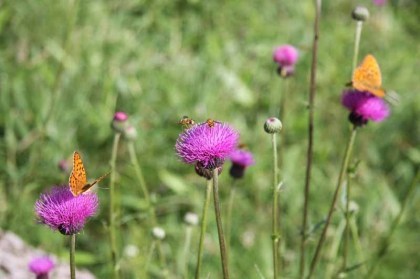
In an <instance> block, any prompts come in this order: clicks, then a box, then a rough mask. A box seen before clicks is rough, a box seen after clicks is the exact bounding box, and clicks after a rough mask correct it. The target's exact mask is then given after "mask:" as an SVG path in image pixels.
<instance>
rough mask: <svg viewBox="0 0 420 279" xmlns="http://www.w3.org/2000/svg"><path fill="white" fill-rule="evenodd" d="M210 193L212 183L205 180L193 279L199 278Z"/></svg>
mask: <svg viewBox="0 0 420 279" xmlns="http://www.w3.org/2000/svg"><path fill="white" fill-rule="evenodd" d="M211 191H212V181H211V180H207V188H206V199H205V200H204V205H203V213H202V216H201V230H200V242H199V244H198V256H197V265H196V269H195V279H199V278H200V269H201V258H202V256H203V245H204V237H205V234H206V227H207V211H208V209H209V205H210V199H211Z"/></svg>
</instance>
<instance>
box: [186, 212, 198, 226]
mask: <svg viewBox="0 0 420 279" xmlns="http://www.w3.org/2000/svg"><path fill="white" fill-rule="evenodd" d="M184 222H185V223H186V224H187V225H189V226H197V224H198V215H197V214H195V213H194V212H187V214H185V216H184Z"/></svg>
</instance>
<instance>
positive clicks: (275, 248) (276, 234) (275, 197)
mask: <svg viewBox="0 0 420 279" xmlns="http://www.w3.org/2000/svg"><path fill="white" fill-rule="evenodd" d="M271 142H272V147H273V209H272V215H273V220H272V229H273V233H272V235H271V239H272V246H273V277H274V279H276V278H278V274H279V260H278V258H279V251H278V250H279V249H278V248H279V240H280V235H279V231H278V223H277V220H278V190H277V187H278V184H279V174H278V172H279V167H278V161H277V139H276V134H272V138H271Z"/></svg>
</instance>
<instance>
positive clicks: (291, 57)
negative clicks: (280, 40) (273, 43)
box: [273, 45, 299, 66]
mask: <svg viewBox="0 0 420 279" xmlns="http://www.w3.org/2000/svg"><path fill="white" fill-rule="evenodd" d="M298 57H299V53H298V51H297V49H296V48H295V47H294V46H292V45H282V46H279V47H277V48H276V49H275V50H274V52H273V60H274V62H276V63H278V64H280V65H281V66H293V65H294V64H296V62H297V60H298Z"/></svg>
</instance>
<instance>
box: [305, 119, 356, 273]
mask: <svg viewBox="0 0 420 279" xmlns="http://www.w3.org/2000/svg"><path fill="white" fill-rule="evenodd" d="M356 131H357V127H356V126H353V130H352V132H351V135H350V138H349V141H348V143H347V146H346V151H345V155H344V159H343V162H342V164H341V170H340V175H339V176H338V181H337V185H336V188H335V192H334V196H333V199H332V202H331V206H330V209H329V212H328V216H327V220H326V221H325V225H324V229H323V230H322V233H321V237H320V238H319V241H318V245H317V247H316V250H315V254H314V256H313V258H312V261H311V266H310V270H309V275H308V278H311V276H312V275H313V273H314V271H315V268H316V266H317V263H318V260H319V253H320V252H321V248H322V245H323V244H324V240H325V236H326V234H327V230H328V227H329V225H330V222H331V217H332V214H333V212H334V209H335V204H336V202H337V197H338V193H339V192H340V189H341V186H342V184H343V178H344V174H345V173H346V171H347V168H348V165H349V161H350V157H351V153H352V150H353V145H354V140H355V138H356Z"/></svg>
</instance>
